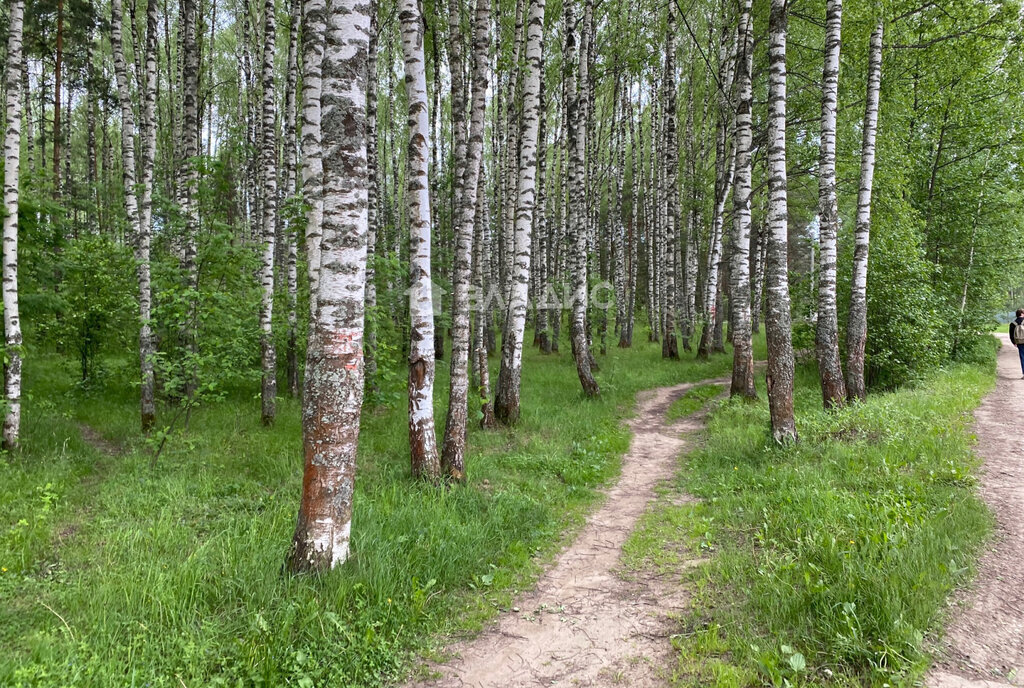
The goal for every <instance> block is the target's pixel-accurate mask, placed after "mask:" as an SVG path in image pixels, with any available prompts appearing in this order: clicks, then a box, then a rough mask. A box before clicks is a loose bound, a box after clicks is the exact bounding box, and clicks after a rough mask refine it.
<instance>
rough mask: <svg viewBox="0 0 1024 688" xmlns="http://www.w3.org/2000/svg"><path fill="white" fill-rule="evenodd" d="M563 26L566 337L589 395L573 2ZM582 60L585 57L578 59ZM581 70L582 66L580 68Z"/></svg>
mask: <svg viewBox="0 0 1024 688" xmlns="http://www.w3.org/2000/svg"><path fill="white" fill-rule="evenodd" d="M563 13H564V24H563V26H564V28H563V30H564V31H565V34H566V48H567V50H566V51H565V53H564V55H563V62H564V65H563V68H564V70H565V74H564V78H565V80H566V109H567V112H566V121H567V122H568V127H569V128H568V131H567V134H568V138H569V167H570V172H571V174H572V185H571V189H570V192H569V193H570V199H569V201H568V205H567V208H568V219H567V223H566V224H567V227H568V233H567V234H568V236H567V240H568V244H569V246H568V252H569V261H570V264H571V272H572V276H571V280H572V296H571V299H572V304H571V305H572V313H571V315H570V321H569V338H570V341H571V343H572V355H573V359H574V360H575V361H576V372H577V374H578V375H579V378H580V384H581V385H582V387H583V393H584V394H585V395H587V396H589V397H593V396H597V395H598V394H599V393H600V388H599V387H598V384H597V381H596V380H595V379H594V374H593V372H592V370H591V362H590V344H589V342H588V341H587V322H586V321H587V236H586V229H585V227H584V224H585V218H584V216H583V212H584V210H585V205H584V200H583V198H582V196H583V193H584V189H585V185H584V180H583V174H584V161H583V155H584V151H585V149H586V140H587V139H586V130H585V126H586V125H585V120H584V118H583V117H581V116H579V115H580V113H579V109H580V101H581V100H582V98H581V96H580V94H577V92H576V69H575V61H576V60H577V59H578V55H579V53H578V52H577V50H576V39H575V28H576V27H575V20H574V17H573V14H574V13H573V3H572V0H568V1H567V2H565V3H564V9H563ZM580 61H581V62H584V60H582V59H581V60H580ZM581 69H583V68H581Z"/></svg>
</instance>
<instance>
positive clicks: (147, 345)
mask: <svg viewBox="0 0 1024 688" xmlns="http://www.w3.org/2000/svg"><path fill="white" fill-rule="evenodd" d="M121 8H122V5H121V0H111V3H110V14H111V22H110V24H111V29H110V43H111V47H112V52H113V56H114V73H115V76H116V79H117V92H118V99H119V100H120V104H121V157H122V160H123V164H122V165H121V169H122V172H123V176H124V195H125V199H124V206H125V211H126V212H127V214H128V224H129V226H130V227H131V232H132V233H133V234H135V235H136V242H135V257H136V275H137V277H138V282H139V366H140V371H141V382H142V384H141V387H140V390H139V402H140V407H141V418H142V428H143V430H149V429H150V428H152V427H153V424H154V423H155V422H156V403H155V401H154V393H153V386H154V385H153V380H154V378H153V354H154V351H155V350H154V346H153V332H152V329H151V325H150V322H149V321H150V313H151V310H152V304H153V296H152V289H151V286H150V275H149V261H148V260H142V258H144V257H148V255H143V254H141V253H140V250H139V249H140V247H141V246H142V245H143V242H142V240H141V239H142V238H141V237H139V236H138V234H139V229H140V224H139V205H138V198H137V197H136V195H135V189H136V177H135V112H134V110H133V109H132V96H131V89H130V87H129V84H128V67H127V64H126V63H125V59H124V47H123V44H122V38H121V37H122V35H123V31H124V18H123V14H122V9H121ZM147 239H148V238H147ZM146 247H147V248H148V241H147V242H146Z"/></svg>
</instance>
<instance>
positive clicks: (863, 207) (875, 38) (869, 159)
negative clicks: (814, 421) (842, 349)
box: [846, 22, 882, 399]
mask: <svg viewBox="0 0 1024 688" xmlns="http://www.w3.org/2000/svg"><path fill="white" fill-rule="evenodd" d="M881 83H882V23H881V22H879V23H878V26H876V27H875V31H874V33H872V34H871V52H870V57H869V60H868V87H867V99H866V103H865V106H864V126H863V132H864V134H863V140H862V144H861V154H860V155H861V157H860V189H859V191H858V193H857V226H856V229H855V232H854V247H853V285H852V288H851V289H850V314H849V319H848V321H847V325H846V351H847V361H846V389H847V392H848V393H849V395H850V399H864V397H865V396H866V394H867V390H866V389H865V386H864V349H865V346H866V345H867V338H868V306H867V289H868V247H869V243H870V239H871V189H872V186H873V184H874V178H875V136H876V135H877V133H878V93H879V91H880V90H881Z"/></svg>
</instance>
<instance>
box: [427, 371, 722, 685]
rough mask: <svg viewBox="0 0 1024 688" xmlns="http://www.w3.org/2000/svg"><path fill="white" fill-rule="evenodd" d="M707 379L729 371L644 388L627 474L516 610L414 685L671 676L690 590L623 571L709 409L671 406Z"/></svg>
mask: <svg viewBox="0 0 1024 688" xmlns="http://www.w3.org/2000/svg"><path fill="white" fill-rule="evenodd" d="M706 383H717V384H726V383H728V380H726V379H716V380H705V381H703V382H695V383H688V384H682V385H676V386H673V387H664V388H661V389H657V390H652V391H648V392H642V393H641V394H640V395H639V396H638V404H637V412H636V417H635V418H634V419H633V420H632V421H631V422H630V427H631V429H632V431H633V439H632V442H631V443H630V446H629V452H628V453H627V454H626V456H625V457H624V458H623V463H622V474H621V477H620V478H619V480H618V482H617V483H616V484H615V485H614V486H613V487H611V488H610V489H609V490H608V491H607V493H606V495H607V496H606V499H605V501H604V503H603V504H602V506H601V507H600V509H598V510H597V511H596V512H595V513H594V514H593V515H591V516H590V518H589V519H588V520H587V523H586V525H585V526H584V527H583V529H582V531H581V532H580V534H579V535H578V536H577V538H576V540H575V541H574V542H573V543H572V544H571V545H570V546H569V547H568V548H567V549H566V550H565V551H564V552H562V554H561V555H560V556H559V557H558V559H557V561H556V562H555V564H554V566H553V567H552V568H551V569H550V570H548V571H547V573H545V574H544V575H543V576H542V577H541V578H540V580H539V581H538V582H537V586H536V589H535V590H533V591H532V592H529V593H526V594H524V595H523V596H522V597H521V598H520V599H518V600H517V601H516V602H515V606H514V607H513V609H512V611H509V612H505V613H502V614H501V615H500V616H499V618H498V620H497V622H496V623H494V624H493V626H492V627H491V628H489V629H487V630H485V631H484V632H483V633H481V634H480V635H478V636H477V637H475V638H472V639H469V640H463V641H456V642H453V643H452V644H451V645H450V646H449V647H448V648H447V650H448V654H449V655H450V656H451V657H452V659H451V660H449V661H447V662H445V663H443V664H435V665H432V666H430V667H429V670H430V671H431V672H432V673H434V674H435V675H436V676H437V677H436V678H433V679H430V680H426V681H421V682H417V683H414V684H411V685H412V686H415V687H417V688H420V687H426V686H439V687H444V688H449V687H450V688H455V687H459V688H462V687H464V686H466V687H468V686H473V687H474V688H485V687H491V686H493V687H495V688H497V687H498V686H501V687H502V688H508V687H513V686H515V687H526V686H615V685H623V686H629V687H630V688H646V687H649V686H660V685H664V684H665V683H666V675H665V674H666V667H667V666H669V665H670V663H671V655H672V646H671V643H670V639H669V636H670V635H671V633H672V632H673V631H674V630H675V629H676V628H677V625H676V623H675V622H674V618H675V617H677V616H678V615H679V614H680V613H681V612H682V611H684V610H685V609H686V607H687V605H688V594H687V592H686V590H685V589H682V588H681V587H680V586H679V585H678V584H676V583H675V582H674V581H672V580H666V579H665V578H658V577H649V576H648V577H645V576H640V577H638V578H635V579H633V580H628V581H627V580H623V578H622V577H621V576H619V575H617V571H618V569H619V558H620V555H621V553H622V546H623V544H624V543H625V541H626V538H627V537H628V536H629V534H630V533H631V532H632V530H633V528H634V526H635V525H636V523H637V520H638V519H639V518H640V516H641V515H642V514H643V513H644V510H645V509H646V507H647V505H648V503H649V502H650V501H651V500H653V499H654V498H655V487H656V486H657V485H658V483H659V482H661V481H664V480H666V479H669V478H671V477H672V476H673V474H674V472H675V470H676V469H677V467H678V457H679V456H680V454H682V453H683V452H684V451H685V450H686V449H687V448H688V447H689V446H690V444H691V443H692V442H693V440H694V434H695V433H696V432H697V431H699V430H700V429H701V428H702V427H703V415H702V414H698V415H694V416H689V417H686V418H682V419H680V420H678V421H676V422H674V423H671V424H669V423H667V422H666V421H665V413H666V411H667V410H668V407H669V406H670V405H671V403H672V402H673V401H674V400H676V399H678V398H679V397H681V396H682V395H683V394H685V393H686V392H687V391H688V390H689V389H691V388H692V387H695V386H697V385H699V384H706ZM698 563H699V560H694V561H693V562H690V564H693V565H696V564H698Z"/></svg>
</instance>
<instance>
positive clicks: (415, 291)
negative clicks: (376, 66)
mask: <svg viewBox="0 0 1024 688" xmlns="http://www.w3.org/2000/svg"><path fill="white" fill-rule="evenodd" d="M398 19H399V21H400V22H401V26H402V52H403V53H404V55H405V89H406V92H407V93H408V97H409V120H408V125H409V149H408V164H409V168H408V180H407V191H408V198H407V202H408V205H409V267H410V270H411V273H412V274H411V280H410V282H411V284H410V288H409V326H410V330H411V331H410V335H411V342H410V344H409V448H410V452H411V458H412V474H413V476H414V477H416V478H422V479H424V480H427V481H429V482H437V480H438V479H439V477H440V474H441V463H440V460H439V458H438V455H437V439H436V436H435V434H434V304H433V297H432V293H431V290H432V288H433V284H432V283H431V280H430V229H431V228H430V181H429V179H430V177H429V170H428V155H429V151H430V123H429V121H428V117H427V112H428V110H427V107H428V105H427V72H426V65H425V63H424V57H423V33H422V31H421V28H422V26H423V22H422V18H421V16H420V10H419V5H418V3H417V0H401V2H400V3H399V8H398Z"/></svg>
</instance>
